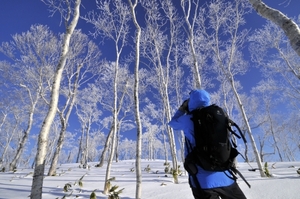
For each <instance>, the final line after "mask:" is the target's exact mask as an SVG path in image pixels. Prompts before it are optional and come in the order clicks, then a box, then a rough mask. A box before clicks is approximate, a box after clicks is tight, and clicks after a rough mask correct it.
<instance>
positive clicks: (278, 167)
mask: <svg viewBox="0 0 300 199" xmlns="http://www.w3.org/2000/svg"><path fill="white" fill-rule="evenodd" d="M163 163H164V160H153V161H147V160H142V170H143V172H142V181H143V182H142V198H143V199H158V198H159V199H170V198H171V199H189V198H190V199H192V198H193V196H192V194H191V190H190V188H189V185H188V181H187V175H186V174H185V173H183V174H182V175H181V176H180V177H179V181H180V183H179V184H174V183H173V180H172V176H171V175H170V174H165V172H164V168H165V166H164V165H163ZM96 164H97V163H90V168H89V169H83V168H79V164H63V165H60V166H59V167H58V169H57V176H46V177H45V179H44V185H43V199H56V198H60V199H61V198H63V197H65V198H90V194H91V193H92V192H93V191H95V190H96V191H95V193H96V196H97V198H98V199H107V198H108V196H106V195H103V194H102V191H103V187H104V178H105V170H106V165H104V166H103V167H102V168H97V167H95V165H96ZM268 164H269V170H270V173H271V174H272V175H273V177H271V178H261V177H260V175H259V172H258V171H255V172H253V171H248V169H250V168H251V167H253V168H256V167H257V166H256V164H255V163H252V164H251V167H250V165H248V164H246V163H239V164H238V167H239V171H240V172H241V173H242V174H243V175H244V177H245V178H246V179H247V181H248V182H249V183H250V184H251V188H250V189H249V188H248V186H247V185H246V184H245V182H244V181H243V180H242V179H241V178H239V179H238V184H239V185H240V187H241V189H242V190H243V191H244V193H245V195H246V196H247V198H248V199H299V198H300V194H299V184H300V175H299V174H297V172H296V170H297V169H298V168H299V167H300V162H284V163H275V164H274V163H268ZM272 164H274V165H273V166H272ZM148 165H149V167H150V168H151V170H150V171H149V172H146V171H145V170H144V169H145V168H146V167H147V166H148ZM134 167H135V161H134V160H124V161H119V162H117V163H116V162H114V163H113V165H112V172H111V177H115V178H116V179H115V180H114V181H112V185H117V186H119V189H122V188H124V190H123V192H122V193H121V194H120V198H121V199H134V198H135V189H136V182H135V178H136V175H135V172H133V171H131V169H134ZM180 168H183V167H182V165H181V167H180ZM32 172H33V170H32V169H18V170H17V171H16V172H14V173H13V172H5V173H3V172H2V173H0V198H1V199H8V198H9V199H14V198H16V199H19V198H20V199H22V198H28V196H29V195H30V190H31V184H32ZM45 174H46V173H45ZM81 177H83V178H82V185H83V186H82V187H80V186H79V185H78V181H79V179H80V178H81ZM67 183H70V184H71V188H70V191H69V192H64V191H63V188H64V186H65V185H66V184H67Z"/></svg>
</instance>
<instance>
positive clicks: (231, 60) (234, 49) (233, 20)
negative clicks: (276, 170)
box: [203, 0, 265, 177]
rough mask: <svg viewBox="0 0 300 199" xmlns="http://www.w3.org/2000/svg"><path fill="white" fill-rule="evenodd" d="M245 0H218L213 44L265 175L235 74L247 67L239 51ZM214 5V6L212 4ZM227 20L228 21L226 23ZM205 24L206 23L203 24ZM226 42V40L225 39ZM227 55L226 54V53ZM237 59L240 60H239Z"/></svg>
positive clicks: (241, 41) (261, 172) (242, 34)
mask: <svg viewBox="0 0 300 199" xmlns="http://www.w3.org/2000/svg"><path fill="white" fill-rule="evenodd" d="M242 1H243V0H239V1H236V2H235V4H230V5H227V4H225V3H224V2H223V1H221V0H220V1H216V2H215V5H214V6H215V7H214V10H213V11H212V12H211V13H212V14H211V16H210V17H211V18H213V19H214V20H215V21H216V22H215V23H214V24H215V26H213V31H212V32H213V33H212V39H213V40H214V44H213V45H212V50H213V52H214V53H215V59H216V62H217V64H218V67H219V69H218V72H219V73H220V76H222V77H224V78H226V79H227V81H228V82H229V83H230V85H231V88H232V90H233V93H234V95H235V98H236V100H237V103H238V106H239V109H240V111H241V114H242V116H243V120H244V123H245V125H246V128H247V132H248V135H249V137H250V140H251V144H252V148H253V152H254V155H255V158H256V162H257V166H258V168H259V171H260V175H261V177H265V174H264V172H263V167H262V163H261V159H260V156H259V152H258V150H257V147H256V143H255V140H254V137H253V134H252V130H251V128H250V124H249V122H248V117H247V115H246V111H245V109H244V105H243V103H242V101H241V98H240V95H239V93H238V91H237V87H236V84H235V83H236V82H235V79H234V75H236V74H238V73H242V72H243V71H245V70H246V69H245V68H244V67H245V66H243V65H245V63H243V61H242V56H240V54H239V53H238V51H239V50H240V48H241V47H242V45H243V42H244V37H245V33H242V32H239V28H240V26H241V24H242V22H243V16H244V15H245V12H246V9H247V8H246V7H244V6H243V5H244V4H243V2H242ZM212 7H213V6H212ZM224 9H226V10H227V12H226V13H224V12H223V10H224ZM226 22H227V23H226ZM224 24H226V30H225V31H228V30H230V31H229V35H230V39H229V41H228V42H227V43H228V44H227V46H228V47H227V48H226V49H223V48H222V44H221V41H220V35H221V34H222V33H223V32H221V31H222V25H224ZM203 25H204V26H205V24H203ZM223 42H224V41H223ZM225 53H227V54H226V56H224V54H225ZM237 60H238V61H239V62H237Z"/></svg>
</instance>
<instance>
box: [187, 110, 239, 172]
mask: <svg viewBox="0 0 300 199" xmlns="http://www.w3.org/2000/svg"><path fill="white" fill-rule="evenodd" d="M192 120H193V123H194V135H195V142H196V147H195V149H194V151H193V153H194V155H195V158H196V160H197V163H198V164H199V165H200V166H201V167H202V168H203V169H205V170H209V171H225V170H228V169H229V168H230V167H231V165H232V163H233V159H234V157H235V156H236V155H237V153H236V151H235V149H234V148H233V147H232V145H231V142H230V140H229V132H230V131H229V129H230V123H229V119H228V116H227V114H226V113H225V112H224V110H223V109H222V108H221V107H219V106H217V105H215V104H213V105H210V106H207V107H203V108H199V109H196V110H194V111H192Z"/></svg>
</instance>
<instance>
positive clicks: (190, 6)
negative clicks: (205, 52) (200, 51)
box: [180, 0, 203, 89]
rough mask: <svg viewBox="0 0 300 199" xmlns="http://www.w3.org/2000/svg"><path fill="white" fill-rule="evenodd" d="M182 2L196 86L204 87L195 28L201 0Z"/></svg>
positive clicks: (185, 0) (181, 0) (184, 0)
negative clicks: (196, 45)
mask: <svg viewBox="0 0 300 199" xmlns="http://www.w3.org/2000/svg"><path fill="white" fill-rule="evenodd" d="M180 2H181V4H180V5H181V8H182V11H183V17H184V19H185V22H186V23H185V24H186V28H185V31H186V34H187V37H188V41H189V47H190V53H191V54H190V56H191V57H192V58H191V59H192V63H191V64H192V67H193V69H192V71H193V73H192V74H193V78H194V81H193V82H194V84H195V85H193V86H194V87H195V88H198V89H200V88H203V86H202V78H201V74H200V69H201V68H199V67H200V66H199V63H198V57H197V52H196V47H195V41H194V40H195V31H196V30H195V29H196V27H195V26H196V25H197V23H196V20H197V18H198V16H199V14H200V10H199V9H200V0H180Z"/></svg>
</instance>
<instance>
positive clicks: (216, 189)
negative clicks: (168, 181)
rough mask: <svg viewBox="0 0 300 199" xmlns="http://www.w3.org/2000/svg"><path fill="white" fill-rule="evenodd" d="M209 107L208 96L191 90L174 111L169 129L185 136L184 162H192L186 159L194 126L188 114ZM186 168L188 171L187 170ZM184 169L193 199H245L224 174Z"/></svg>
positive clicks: (198, 167) (233, 182)
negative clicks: (188, 96)
mask: <svg viewBox="0 0 300 199" xmlns="http://www.w3.org/2000/svg"><path fill="white" fill-rule="evenodd" d="M209 105H210V96H209V94H208V93H207V92H206V91H205V90H202V89H198V90H192V91H191V92H190V98H189V99H188V100H185V101H184V102H183V104H182V105H181V106H180V108H179V109H178V110H177V111H176V113H175V114H174V116H173V117H172V119H171V121H170V122H169V125H170V127H172V128H173V129H174V130H183V131H184V135H185V140H186V143H185V162H193V161H190V160H188V161H187V159H188V158H187V157H189V156H188V154H189V152H191V151H192V148H193V147H195V139H194V125H193V121H192V120H191V117H192V115H191V114H188V113H189V112H192V111H193V110H195V109H197V108H201V107H206V106H209ZM187 167H188V169H187ZM185 168H186V170H187V171H188V173H189V184H190V187H191V189H192V192H193V195H194V198H195V199H218V198H219V197H220V198H222V199H245V198H246V196H245V195H244V193H243V192H242V190H241V189H240V187H239V186H238V184H237V183H236V181H235V180H234V178H233V177H232V175H231V174H230V173H229V172H227V171H225V172H223V171H222V172H215V171H206V170H204V169H202V168H201V167H200V166H199V165H195V164H193V165H189V166H186V164H185Z"/></svg>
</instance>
